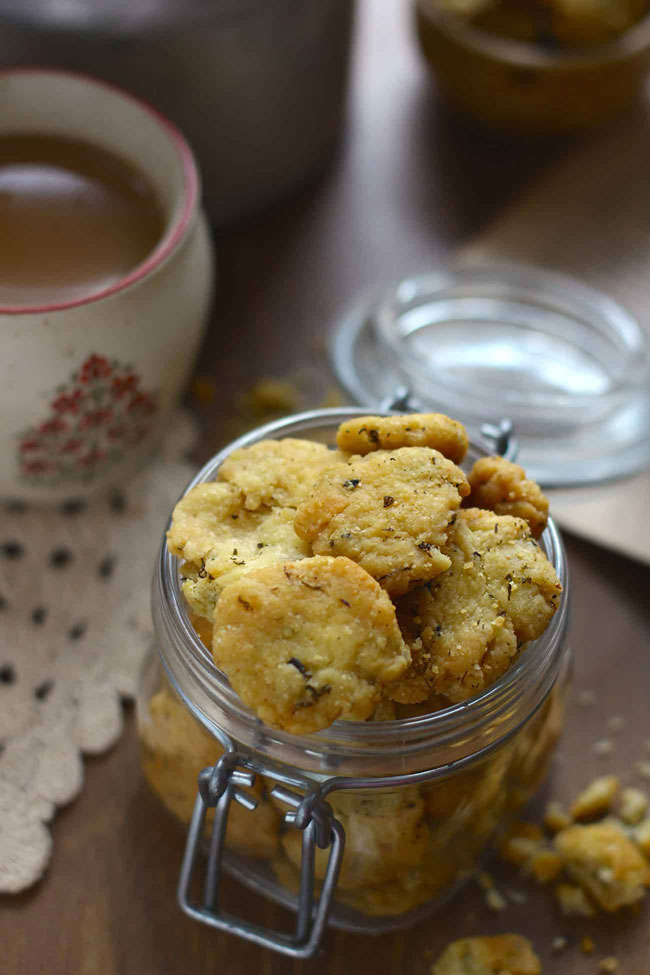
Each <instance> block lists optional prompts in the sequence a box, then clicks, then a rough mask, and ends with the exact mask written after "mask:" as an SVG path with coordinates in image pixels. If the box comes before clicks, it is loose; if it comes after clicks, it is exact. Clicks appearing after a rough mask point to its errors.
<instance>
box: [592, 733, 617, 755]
mask: <svg viewBox="0 0 650 975" xmlns="http://www.w3.org/2000/svg"><path fill="white" fill-rule="evenodd" d="M591 750H592V751H593V753H594V755H598V757H599V758H606V757H607V756H608V755H611V754H612V752H613V751H614V742H613V741H612V740H611V738H599V740H598V741H595V742H594V743H593V745H592V746H591Z"/></svg>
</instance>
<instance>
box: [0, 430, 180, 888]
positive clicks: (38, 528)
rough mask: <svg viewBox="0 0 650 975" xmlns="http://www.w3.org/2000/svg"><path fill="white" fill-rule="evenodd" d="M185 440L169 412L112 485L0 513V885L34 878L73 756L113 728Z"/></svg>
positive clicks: (130, 686) (145, 618) (142, 636)
mask: <svg viewBox="0 0 650 975" xmlns="http://www.w3.org/2000/svg"><path fill="white" fill-rule="evenodd" d="M195 439H196V431H195V428H194V423H193V421H192V419H191V418H190V416H189V415H188V414H185V413H179V414H178V416H177V417H176V418H175V421H174V423H173V424H172V426H171V427H170V430H169V432H168V434H167V436H166V439H165V441H164V443H163V444H162V445H161V448H160V450H159V452H158V454H157V456H156V459H155V461H154V462H153V463H151V464H150V465H149V467H147V468H146V469H145V470H144V471H142V472H141V473H140V474H138V475H137V476H136V477H135V478H134V479H133V480H131V481H129V482H128V484H126V485H125V486H124V488H123V489H122V490H120V491H119V492H116V491H113V492H111V493H110V494H108V495H104V496H101V497H98V498H97V499H94V500H92V501H91V502H89V503H88V504H85V505H84V504H80V503H79V504H74V503H69V504H67V505H62V506H61V507H59V508H57V509H52V508H50V509H49V510H46V509H42V508H41V509H39V508H37V507H31V506H22V505H16V504H13V505H7V506H5V507H2V508H0V892H15V891H19V890H22V889H24V888H25V887H28V886H29V885H30V884H32V883H34V881H36V880H37V879H38V878H39V877H40V876H41V874H42V873H43V871H44V870H45V868H46V866H47V863H48V860H49V858H50V853H51V848H52V837H51V834H50V831H49V829H48V826H47V823H48V822H49V821H50V820H51V819H52V817H53V815H54V812H55V810H56V808H57V806H63V805H65V804H66V803H68V802H70V800H71V799H73V798H74V797H75V796H76V795H78V793H79V792H80V790H81V788H82V785H83V762H82V755H83V754H88V755H97V754H99V753H100V752H103V751H105V750H106V749H108V748H109V747H110V746H111V745H112V744H113V743H114V742H115V741H116V740H117V738H118V737H119V735H120V732H121V729H122V720H123V716H122V704H121V700H122V698H131V697H133V695H134V693H135V690H136V684H137V678H138V671H139V668H140V664H141V662H142V658H143V656H144V654H145V652H146V650H147V648H148V646H149V644H150V642H151V637H152V630H151V619H150V611H149V597H150V588H151V577H152V571H153V566H154V560H155V556H156V552H157V550H158V546H159V545H160V539H161V533H162V530H163V527H164V525H165V522H166V520H167V518H168V516H169V513H170V511H171V508H172V506H173V504H174V502H175V501H176V499H177V498H178V496H179V494H180V492H181V491H182V489H183V487H184V485H185V484H186V483H187V481H188V480H189V478H190V476H191V474H192V467H191V466H190V465H189V464H188V463H187V461H186V460H185V459H184V458H185V456H186V454H187V453H188V451H189V450H190V449H191V448H192V446H193V445H194V442H195Z"/></svg>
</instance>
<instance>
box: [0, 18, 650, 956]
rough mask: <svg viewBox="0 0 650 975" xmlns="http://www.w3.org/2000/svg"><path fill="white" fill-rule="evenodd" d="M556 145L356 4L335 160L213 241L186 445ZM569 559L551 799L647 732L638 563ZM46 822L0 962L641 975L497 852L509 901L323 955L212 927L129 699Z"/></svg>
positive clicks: (420, 261)
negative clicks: (514, 961) (505, 954)
mask: <svg viewBox="0 0 650 975" xmlns="http://www.w3.org/2000/svg"><path fill="white" fill-rule="evenodd" d="M407 6H408V5H406V7H407ZM563 151H565V148H564V147H562V146H558V145H555V146H544V147H514V146H512V145H508V144H507V143H503V142H497V141H491V140H490V139H487V138H486V137H480V136H478V135H477V134H476V133H475V132H472V131H471V130H469V129H467V128H465V127H463V126H462V125H461V124H460V123H459V122H458V121H457V120H456V119H454V118H453V117H450V116H448V115H446V113H445V112H444V110H443V109H441V107H440V105H439V104H438V102H437V100H436V97H435V92H434V91H433V87H432V85H431V83H430V81H429V78H428V77H427V75H426V73H425V70H424V68H423V66H422V65H421V63H420V61H419V59H418V57H417V52H416V51H415V48H414V45H413V43H412V38H411V36H410V25H409V23H408V17H407V10H406V9H405V7H404V5H403V4H398V3H393V2H389V0H367V2H365V3H362V6H361V18H360V23H359V32H358V43H357V45H356V60H355V66H354V72H353V87H352V97H351V103H350V111H349V120H348V125H347V129H346V133H345V137H344V140H343V142H342V145H341V146H340V147H339V150H338V152H337V154H336V156H335V158H334V159H332V160H331V162H330V165H329V167H328V169H327V171H326V172H325V173H324V174H323V176H322V178H321V179H320V180H319V181H318V183H317V184H316V185H312V186H311V187H309V188H306V189H305V190H303V191H302V192H301V193H300V194H298V195H297V196H296V197H294V198H293V199H292V200H290V201H287V202H286V203H284V204H283V205H282V206H281V207H279V208H277V209H276V210H275V211H274V212H271V213H268V214H266V215H264V216H263V217H260V218H258V219H257V220H255V221H254V222H251V223H250V224H249V225H247V226H246V227H243V228H240V229H238V230H235V231H232V232H230V233H229V234H227V235H224V236H223V237H222V239H221V240H220V241H219V242H218V251H219V266H220V292H219V296H218V301H217V307H216V312H215V317H214V323H213V327H212V329H211V331H210V334H209V336H208V338H207V340H206V342H205V345H204V348H203V351H202V354H201V358H200V362H199V364H198V367H197V370H198V373H199V374H200V375H201V376H202V377H204V378H206V379H208V380H213V381H214V383H215V394H214V398H213V399H212V401H211V402H209V403H207V404H204V405H199V406H198V407H197V412H198V415H199V416H200V419H201V421H202V424H203V429H204V434H205V435H204V438H203V442H202V446H201V451H200V452H201V455H202V456H207V455H208V454H209V453H211V452H212V451H213V450H214V449H215V447H216V446H218V445H219V444H220V443H222V442H224V441H225V440H227V439H229V437H230V435H231V433H232V431H233V429H234V428H235V426H236V424H237V422H238V421H237V417H238V415H240V410H239V399H240V396H241V394H242V391H243V390H244V389H246V388H248V387H250V385H251V383H252V382H254V381H255V379H256V378H260V377H263V376H280V377H282V376H290V377H292V378H294V379H295V378H296V377H298V381H299V384H301V387H302V396H303V398H304V401H305V403H308V404H309V405H313V404H314V403H315V402H317V400H318V397H319V396H320V395H321V392H322V390H321V388H320V387H321V386H322V387H324V386H326V385H327V383H328V381H329V380H328V378H327V371H326V368H325V366H324V365H323V338H324V334H325V332H326V329H327V327H328V326H329V324H330V323H331V322H332V321H333V320H334V318H335V316H336V315H337V313H339V311H340V309H341V307H342V305H343V304H345V302H346V301H348V300H349V299H350V298H351V297H352V296H353V295H354V294H355V293H356V292H357V291H359V289H361V288H363V287H366V286H367V285H370V284H373V283H376V282H381V281H385V280H386V279H392V278H396V277H398V276H399V275H400V274H401V273H403V272H410V271H414V270H422V269H426V268H429V267H431V266H432V265H434V264H435V263H436V262H438V261H440V260H441V259H444V257H445V255H446V254H447V253H448V252H449V251H450V250H451V249H452V248H453V247H454V245H456V244H457V243H459V242H461V241H463V240H465V239H467V237H468V236H469V235H471V234H472V233H473V232H475V231H476V230H478V229H479V227H480V226H481V224H482V223H484V222H485V221H488V220H489V219H490V218H491V217H493V216H494V215H496V214H497V213H498V211H499V210H500V209H501V207H502V206H503V205H504V203H505V202H506V201H507V200H509V199H510V198H511V197H512V196H513V194H515V193H516V192H517V191H518V190H520V189H522V188H524V187H525V186H526V185H527V184H529V183H530V182H531V181H532V180H533V179H534V176H535V174H536V173H537V172H538V171H539V170H540V168H541V167H542V166H543V165H545V164H548V163H550V162H551V161H552V159H553V158H554V157H555V156H556V155H557V154H558V153H561V152H563ZM315 363H316V364H317V365H316V366H315V365H314V364H315ZM569 556H570V562H571V568H572V574H573V591H574V604H573V609H574V615H573V621H574V622H573V643H574V649H575V659H576V686H577V687H579V688H590V689H592V690H594V691H595V692H596V693H597V695H598V701H597V704H596V705H595V706H594V707H592V708H589V709H584V708H580V707H578V706H577V705H574V706H573V708H572V709H571V712H570V714H569V719H568V724H567V729H566V733H565V736H564V739H563V742H562V745H561V747H560V752H559V756H558V761H557V762H556V764H555V769H554V773H553V779H552V782H551V784H550V785H549V790H548V791H552V792H553V794H554V795H558V796H560V797H565V798H568V797H569V796H571V795H572V794H574V793H575V791H576V789H577V788H578V787H580V786H581V785H583V784H586V783H587V782H588V781H589V780H590V779H591V778H592V777H593V776H594V775H595V774H597V773H598V772H600V771H610V770H616V771H618V772H620V773H621V775H622V777H623V778H624V780H625V781H629V782H633V781H636V782H637V784H642V783H641V782H640V781H639V780H635V779H634V776H633V774H632V768H633V765H634V762H635V761H636V760H638V759H640V758H642V757H643V747H644V746H643V740H644V739H646V738H650V719H649V716H648V715H649V711H648V698H649V692H650V654H649V653H648V645H649V642H650V640H649V634H650V619H649V615H650V610H649V608H648V593H649V592H650V570H648V569H647V568H646V569H644V568H641V567H640V566H637V565H635V564H633V563H631V562H628V561H626V560H625V559H622V558H619V557H617V556H615V555H612V554H609V553H606V552H604V551H601V550H599V549H597V548H595V547H592V546H590V545H588V544H586V543H584V542H578V541H575V540H571V539H569ZM614 714H622V715H624V716H625V717H626V719H627V724H626V727H625V729H624V731H623V732H622V733H620V735H618V736H617V737H616V749H615V752H614V755H613V756H612V757H611V758H609V759H599V758H597V757H596V756H595V755H594V754H593V752H592V750H591V745H592V743H593V742H594V741H595V740H596V739H597V738H600V737H603V736H604V735H606V734H608V732H607V728H606V721H607V718H608V717H609V716H612V715H614ZM646 757H650V756H648V755H646ZM542 799H543V797H542ZM542 799H540V802H541V801H542ZM53 831H54V839H55V844H54V855H53V859H52V863H51V866H50V869H49V871H48V873H47V875H46V877H45V878H44V879H43V881H42V882H41V883H40V884H38V885H37V887H36V888H35V889H33V890H32V891H30V892H28V893H26V894H23V895H21V896H18V897H13V898H3V899H1V900H0V972H2V975H5V973H7V975H40V973H47V975H161V973H165V975H211V973H217V972H219V973H232V975H239V973H241V975H244V973H248V972H262V973H264V975H279V973H286V972H288V971H291V970H294V971H295V972H302V971H305V972H307V971H309V972H310V973H314V975H320V973H322V975H324V973H327V975H348V973H355V975H364V973H368V975H370V973H374V972H376V971H382V972H386V973H387V975H401V973H409V975H410V973H413V975H423V973H425V972H428V970H429V968H430V966H431V960H432V956H433V957H435V955H436V953H437V952H438V951H439V950H440V948H441V947H442V945H443V944H444V943H445V942H446V941H448V940H449V939H450V938H453V937H458V936H462V935H467V934H471V933H474V934H482V933H492V932H495V933H496V932H504V931H509V930H512V931H517V932H520V933H522V934H526V935H528V936H529V937H530V938H531V939H532V940H533V942H534V943H535V945H536V947H537V949H538V952H539V954H540V956H541V957H542V959H543V960H544V963H545V969H544V970H545V973H547V975H548V973H551V975H588V973H595V972H596V971H597V967H598V959H599V958H601V957H603V956H604V955H609V954H613V955H616V956H618V958H619V961H620V971H621V975H647V973H648V972H650V942H649V941H648V932H649V930H650V916H649V914H648V911H647V909H645V911H643V912H638V913H634V912H630V913H627V914H625V915H624V916H620V917H614V918H599V919H598V920H597V921H595V922H583V923H571V924H569V923H568V922H567V921H566V920H564V919H563V918H561V917H560V915H559V914H558V913H557V911H556V909H555V907H554V906H553V903H552V898H551V896H550V894H549V893H548V891H546V890H534V889H533V888H532V887H531V885H529V884H526V883H524V882H523V881H521V880H520V878H519V877H518V876H517V875H516V872H515V871H514V869H513V868H510V867H508V866H507V865H504V864H495V865H494V874H495V877H496V878H497V881H498V883H499V885H500V886H501V887H502V889H506V888H516V889H517V890H525V891H526V892H527V893H528V896H529V899H528V902H527V903H526V904H522V905H513V906H511V907H510V908H509V909H508V912H507V913H506V914H505V915H500V914H490V912H489V911H488V910H487V909H486V907H485V905H484V903H483V898H482V894H481V892H480V891H479V890H478V889H477V888H476V887H474V886H471V887H470V888H468V889H467V890H466V891H465V892H464V893H463V894H462V895H460V896H459V897H458V898H457V899H456V900H455V901H454V902H453V903H452V904H451V905H449V906H448V907H447V908H446V909H445V910H444V911H442V912H441V913H440V914H438V915H437V916H435V917H434V918H432V919H431V920H429V921H426V922H423V923H421V924H420V925H419V926H418V927H417V928H415V929H413V930H411V931H408V932H406V933H402V934H396V935H386V936H381V937H376V938H363V937H358V936H353V935H349V934H343V933H340V932H332V933H329V934H328V935H327V937H326V939H325V946H324V951H323V953H322V954H321V955H320V956H319V957H318V958H317V959H315V960H313V961H312V962H310V963H306V964H304V965H301V964H298V963H296V964H294V963H292V962H289V961H287V960H286V959H284V958H281V957H279V956H274V955H272V954H270V953H268V952H264V951H261V950H259V949H257V948H254V947H252V946H249V945H247V944H244V943H242V942H238V941H236V940H234V939H232V938H229V937H227V936H224V935H220V934H215V933H214V932H212V931H209V930H207V929H205V928H203V927H201V926H200V925H197V924H195V923H193V922H191V921H189V920H188V919H186V918H185V917H183V916H182V915H181V914H180V912H179V910H178V909H177V907H176V904H175V894H174V891H175V885H176V880H177V874H178V867H179V861H180V856H181V849H182V836H181V835H180V834H179V832H178V831H177V830H176V828H175V827H174V826H173V824H171V823H170V821H169V820H168V819H167V818H166V816H165V815H164V814H163V813H162V812H161V810H160V808H159V806H158V805H157V803H156V802H155V801H154V799H153V798H152V797H151V796H150V795H149V793H148V792H147V790H146V788H145V786H144V784H143V782H142V779H141V776H140V770H139V762H138V751H137V742H136V736H135V730H134V721H133V716H132V714H131V713H129V714H128V715H127V728H126V733H125V735H124V737H123V738H122V740H121V741H120V742H119V744H118V745H117V746H116V747H115V748H114V749H113V750H112V752H111V753H110V754H108V755H106V756H105V757H103V758H100V759H94V760H90V761H88V762H87V764H86V784H85V788H84V791H83V793H82V795H81V796H80V798H79V799H78V800H77V801H76V802H74V803H73V804H72V805H71V806H70V807H69V808H67V809H65V810H63V811H62V812H61V813H60V814H59V816H58V817H57V819H56V821H55V823H54V827H53ZM227 893H228V897H229V898H230V900H231V903H232V907H233V909H235V910H237V911H240V912H243V913H245V914H246V915H247V916H248V917H252V918H254V919H256V920H257V921H259V922H264V923H267V924H271V925H278V924H281V923H282V922H283V920H285V919H284V917H283V912H282V911H280V910H279V909H277V908H275V907H273V906H271V905H270V904H268V903H266V902H264V901H262V900H261V899H259V898H257V897H254V896H252V895H251V894H250V893H249V892H247V891H243V890H240V889H239V888H238V887H237V885H236V884H234V883H230V882H229V883H228V884H227ZM583 933H589V934H590V935H591V936H592V937H593V938H594V940H595V941H596V943H597V953H596V955H594V956H593V957H592V958H587V957H585V956H584V955H582V953H581V952H580V951H579V949H578V947H577V940H578V938H579V936H581V935H582V934H583ZM560 934H564V935H566V936H567V937H568V938H569V940H570V943H569V947H568V948H567V949H566V951H565V952H564V953H562V954H560V955H556V954H553V952H552V950H551V947H550V943H551V940H552V939H553V938H554V937H556V936H558V935H560Z"/></svg>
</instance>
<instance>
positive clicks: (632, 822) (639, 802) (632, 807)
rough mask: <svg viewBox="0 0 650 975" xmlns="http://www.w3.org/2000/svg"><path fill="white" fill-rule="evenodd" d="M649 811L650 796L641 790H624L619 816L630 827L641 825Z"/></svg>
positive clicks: (619, 806) (620, 801) (619, 805)
mask: <svg viewBox="0 0 650 975" xmlns="http://www.w3.org/2000/svg"><path fill="white" fill-rule="evenodd" d="M647 810H648V796H647V795H646V793H645V792H643V791H642V790H641V789H623V791H622V792H621V798H620V800H619V804H618V814H619V816H620V817H621V819H622V820H623V822H624V823H627V824H628V826H636V824H637V823H640V822H641V820H642V819H643V817H644V816H645V814H646V812H647Z"/></svg>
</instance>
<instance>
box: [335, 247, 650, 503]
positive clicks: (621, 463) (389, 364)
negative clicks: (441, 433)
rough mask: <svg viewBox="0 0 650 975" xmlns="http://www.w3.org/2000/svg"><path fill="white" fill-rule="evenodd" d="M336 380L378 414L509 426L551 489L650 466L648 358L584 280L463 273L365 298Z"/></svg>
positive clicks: (487, 269)
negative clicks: (404, 397)
mask: <svg viewBox="0 0 650 975" xmlns="http://www.w3.org/2000/svg"><path fill="white" fill-rule="evenodd" d="M331 355H332V359H333V363H334V368H335V371H336V374H337V376H338V378H339V380H340V381H341V383H342V384H343V386H344V387H345V388H346V390H347V391H348V393H349V394H350V395H351V396H353V397H354V399H355V400H356V401H357V402H359V403H361V404H362V405H364V406H367V407H368V408H372V407H375V408H376V406H377V404H378V403H381V402H382V401H387V400H390V399H391V398H392V397H393V396H394V393H395V390H396V389H397V388H399V387H400V386H402V387H403V386H406V387H407V388H408V389H409V390H410V400H409V406H410V407H412V408H414V409H416V410H437V411H440V412H445V413H449V414H450V415H452V416H453V417H455V418H458V419H460V420H463V421H464V422H465V424H466V425H467V427H468V430H469V432H470V435H471V436H474V437H475V438H476V437H477V436H478V433H479V430H480V427H481V425H482V424H483V423H485V422H489V423H493V424H495V425H496V424H498V423H499V422H500V421H501V420H502V419H503V418H504V417H507V418H509V419H510V420H512V422H513V424H514V428H515V434H516V436H517V440H518V443H519V446H520V453H519V460H520V461H521V464H522V465H523V466H524V467H525V469H526V471H527V473H528V474H529V475H530V476H531V477H533V478H534V479H535V480H537V481H540V482H541V483H542V484H544V485H546V486H547V487H550V486H559V485H570V484H585V483H594V482H597V481H601V480H605V479H608V478H612V477H620V476H623V475H627V474H631V473H634V472H636V471H638V470H641V469H642V468H644V467H645V466H647V465H648V464H650V365H649V363H650V357H649V353H648V346H647V342H646V339H645V337H644V334H643V332H642V330H641V328H640V327H639V325H638V323H637V322H636V321H635V319H634V318H632V317H631V316H630V315H629V314H628V313H627V312H626V311H625V309H624V308H622V307H621V306H620V305H619V304H617V303H616V302H615V301H613V300H612V299H611V298H609V297H608V296H607V295H605V294H602V293H600V292H599V291H596V290H594V289H592V288H590V287H588V286H586V285H584V284H582V283H581V282H579V281H576V280H574V279H572V278H569V277H565V276H563V275H560V274H555V273H550V272H547V271H543V270H540V269H538V268H533V267H527V266H524V265H519V266H518V265H509V266H493V265H477V266H461V267H458V268H453V269H448V270H440V271H436V272H433V273H429V274H422V275H418V276H415V277H410V278H405V279H404V280H402V281H400V282H399V283H398V284H397V285H394V286H393V287H391V288H390V289H388V290H385V291H381V292H376V291H375V292H372V293H366V294H365V295H364V296H362V297H361V298H360V299H359V300H358V301H357V302H356V303H355V304H354V305H353V306H352V307H351V308H350V309H348V310H347V312H346V313H345V314H344V315H343V317H342V319H341V320H340V322H339V325H338V327H337V329H336V331H335V334H334V337H333V340H332V343H331Z"/></svg>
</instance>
